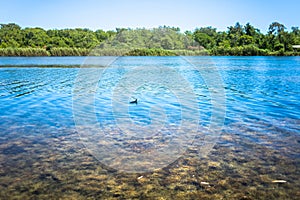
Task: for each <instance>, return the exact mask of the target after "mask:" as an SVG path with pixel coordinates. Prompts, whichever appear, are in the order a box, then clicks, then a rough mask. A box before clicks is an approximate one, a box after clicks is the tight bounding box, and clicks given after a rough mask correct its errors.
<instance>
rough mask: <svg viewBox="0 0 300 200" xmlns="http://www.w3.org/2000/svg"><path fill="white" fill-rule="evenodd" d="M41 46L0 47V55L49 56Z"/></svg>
mask: <svg viewBox="0 0 300 200" xmlns="http://www.w3.org/2000/svg"><path fill="white" fill-rule="evenodd" d="M49 55H50V53H49V52H48V51H46V49H43V48H10V47H9V48H0V56H49Z"/></svg>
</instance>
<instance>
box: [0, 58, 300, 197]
mask: <svg viewBox="0 0 300 200" xmlns="http://www.w3.org/2000/svg"><path fill="white" fill-rule="evenodd" d="M99 59H100V60H101V58H92V59H90V60H89V59H86V58H84V57H71V58H69V57H67V58H0V66H1V67H0V199H16V198H20V199H33V198H38V199H43V198H45V199H49V198H51V199H57V198H59V197H60V198H62V199H64V198H65V199H70V198H75V199H86V198H94V197H95V198H103V199H129V198H133V199H134V198H136V199H160V198H161V199H222V198H223V199H297V196H299V195H300V193H299V190H298V189H299V188H300V181H299V180H300V128H299V124H300V104H299V102H300V87H299V85H300V84H299V83H300V58H299V57H194V58H192V59H190V58H189V59H185V58H181V57H120V58H117V60H114V62H112V64H111V65H109V67H106V68H105V67H100V68H96V69H95V68H84V69H80V68H79V66H80V65H81V64H92V65H93V64H95V62H96V61H98V60H99ZM45 65H46V67H45ZM49 65H51V68H50V67H47V66H49ZM64 66H68V67H64ZM72 66H75V67H72ZM195 66H196V67H195ZM85 67H86V66H85ZM214 67H215V68H216V69H217V72H218V74H219V75H220V77H221V78H222V83H219V86H220V85H221V86H222V88H224V92H225V95H226V97H225V99H224V102H225V105H226V107H225V109H226V113H225V115H224V116H221V118H222V117H224V125H223V127H222V130H221V131H219V132H218V136H219V138H218V140H217V141H216V144H215V146H214V148H213V149H212V150H211V151H209V152H208V154H207V155H206V154H205V155H202V156H201V155H200V156H199V154H201V153H203V152H202V151H199V149H198V150H195V149H194V148H193V147H194V146H193V144H185V143H184V144H182V141H181V140H180V142H179V143H178V144H179V145H183V148H182V149H183V150H184V152H181V151H180V152H179V153H178V155H176V154H175V155H176V156H175V157H174V159H173V158H172V159H170V160H168V158H169V157H171V156H173V154H172V155H171V154H170V155H169V154H166V155H167V156H168V158H166V160H167V161H168V162H166V163H163V167H162V168H157V169H156V168H155V167H156V165H154V166H153V167H154V168H155V170H152V168H151V167H152V165H151V164H153V163H155V162H158V161H161V158H157V160H156V159H155V158H152V157H149V158H151V159H153V160H150V161H149V160H148V159H149V158H148V157H145V158H148V159H142V160H140V162H139V163H138V165H137V168H135V169H136V170H137V172H136V173H135V172H132V171H126V170H124V171H122V170H120V169H119V168H120V166H124V169H129V168H130V166H131V165H130V162H129V164H127V165H126V160H127V162H128V157H129V156H132V155H146V154H147V152H150V153H149V155H150V156H151V155H152V154H151V152H152V151H153V149H157V148H163V147H165V146H167V144H168V142H170V141H172V139H173V140H174V138H177V137H178V138H180V134H186V135H188V134H187V133H193V134H196V135H197V136H198V137H199V138H200V139H199V138H198V139H197V138H196V139H195V141H197V140H199V141H201V142H205V139H206V138H205V137H204V135H205V134H210V133H211V132H209V127H210V126H209V125H210V123H212V121H211V120H212V116H214V110H213V107H214V104H213V99H214V97H215V96H214V95H213V94H214V93H218V92H220V91H215V90H214V88H212V89H211V88H210V87H209V86H208V84H209V82H210V81H211V82H212V85H213V84H214V83H215V82H214V81H217V80H218V79H217V78H216V77H214V76H213V77H211V76H209V77H210V78H207V77H206V74H209V73H210V72H211V71H210V70H211V69H212V68H214ZM141 68H142V69H141ZM136 69H138V70H136ZM143 69H146V70H145V71H141V70H143ZM199 70H200V75H199ZM201 70H203V71H201ZM132 71H133V73H132ZM97 73H99V75H101V79H100V80H98V79H97V77H98V76H96V74H97ZM129 73H132V74H130V76H128V74H129ZM79 74H84V76H82V77H81V78H80V77H79V78H78V75H79ZM213 75H216V74H213ZM87 77H89V78H87ZM124 77H125V78H124ZM92 78H95V79H92ZM149 80H153V81H152V82H151V81H149ZM159 81H161V82H160V84H158V83H157V82H159ZM189 87H190V89H189ZM77 89H78V90H77ZM82 89H84V90H82ZM82 91H83V92H82ZM80 95H82V96H86V95H91V97H92V100H91V102H92V103H91V102H90V104H86V103H87V102H85V100H86V99H84V98H82V99H81V98H79V100H78V101H76V98H77V97H80ZM190 97H191V98H190ZM192 97H195V98H192ZM135 98H137V99H138V104H128V102H129V101H131V100H134V99H135ZM74 99H75V100H74ZM88 100H90V98H89V99H88ZM74 106H75V108H76V106H79V108H80V109H82V110H79V111H78V112H74ZM90 106H91V107H90ZM196 111H199V113H197V112H196ZM219 112H220V113H222V112H221V111H220V110H219ZM78 115H79V116H80V117H79V118H78V119H79V122H78V121H76V117H77V116H78ZM94 115H95V119H96V120H97V123H99V127H100V128H101V130H104V134H105V139H104V140H103V139H102V140H103V141H104V142H106V143H104V142H102V143H100V144H98V143H97V145H104V146H105V145H107V146H110V147H113V148H119V149H122V150H124V151H126V152H131V153H132V154H129V155H125V154H124V155H123V154H117V155H116V154H113V155H112V154H107V155H106V154H105V156H107V157H109V156H112V158H113V161H112V160H111V159H110V160H109V158H106V157H104V156H102V157H101V156H99V152H96V153H95V149H93V148H89V147H91V146H89V145H87V144H88V143H85V142H86V141H88V139H87V138H91V135H90V134H94V132H89V131H88V130H91V127H90V126H91V124H90V122H91V121H89V120H90V118H91V116H94ZM74 120H75V121H74ZM80 120H81V121H80ZM182 121H187V122H189V123H185V124H182ZM75 122H76V123H75ZM92 125H94V124H92ZM180 126H184V127H183V128H182V129H181V130H182V131H183V132H176V131H177V130H178V127H180ZM147 127H148V128H147ZM149 127H150V128H149ZM124 128H125V131H124ZM141 130H142V131H141ZM130 131H132V132H134V133H133V135H129V136H130V137H129V136H128V133H129V132H130ZM130 133H131V132H130ZM85 134H86V135H85ZM176 134H177V135H176ZM193 134H191V136H195V135H193ZM100 136H102V135H99V137H100ZM184 136H185V135H184ZM95 138H97V137H96V136H95V137H94V138H93V139H95ZM136 138H138V139H136ZM149 138H150V139H149ZM98 139H99V138H98ZM182 139H184V138H182ZM99 140H101V139H99ZM174 141H175V143H174V144H177V143H176V140H174ZM92 142H93V141H92ZM195 143H196V142H195ZM93 144H94V143H93ZM201 144H202V143H201ZM97 145H96V146H94V147H95V148H98V147H99V146H97ZM113 148H111V150H113ZM172 150H173V149H172ZM100 153H103V152H101V151H100ZM168 153H170V152H168ZM171 153H172V151H171ZM153 155H155V154H153ZM113 156H115V157H113ZM126 156H127V157H126ZM177 157H178V159H175V158H177ZM105 159H106V160H105ZM124 160H125V161H124ZM108 163H109V164H108ZM139 166H143V167H145V166H147V167H146V168H148V169H151V170H149V171H147V170H146V171H145V172H141V171H139V170H140V169H144V168H139ZM128 172H130V173H128ZM276 180H284V181H286V182H284V183H276V182H275V183H274V181H276Z"/></svg>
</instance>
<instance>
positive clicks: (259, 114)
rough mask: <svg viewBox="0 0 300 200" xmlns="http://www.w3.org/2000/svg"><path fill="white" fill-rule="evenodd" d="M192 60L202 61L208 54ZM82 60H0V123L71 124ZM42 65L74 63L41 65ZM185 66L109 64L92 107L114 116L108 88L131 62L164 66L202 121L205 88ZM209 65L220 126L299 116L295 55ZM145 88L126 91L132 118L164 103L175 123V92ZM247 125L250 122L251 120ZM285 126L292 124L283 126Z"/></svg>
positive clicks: (170, 60) (163, 60)
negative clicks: (218, 90)
mask: <svg viewBox="0 0 300 200" xmlns="http://www.w3.org/2000/svg"><path fill="white" fill-rule="evenodd" d="M197 59H199V61H200V62H201V60H202V61H203V62H204V61H205V62H206V63H207V57H198V58H197ZM84 61H85V58H84V57H66V58H62V57H60V58H55V57H50V58H43V57H42V58H1V59H0V65H1V66H6V67H2V68H1V69H0V105H1V106H0V117H1V121H0V126H2V128H3V126H5V127H6V128H7V129H8V130H9V127H10V126H27V125H31V124H34V125H40V124H42V125H45V126H54V127H60V126H73V125H74V121H73V118H72V117H73V116H72V95H73V93H72V92H73V89H74V83H75V81H76V76H77V74H78V72H79V70H80V69H79V68H78V66H79V65H81V64H84ZM7 65H10V66H9V67H7ZM45 65H68V66H72V65H76V66H77V67H75V68H63V67H60V66H58V67H53V66H52V67H51V68H50V67H49V68H47V67H46V68H45ZM188 65H189V64H188V63H187V62H186V61H185V60H183V59H182V58H180V57H125V58H122V59H118V60H117V61H115V63H113V64H112V66H115V67H112V66H110V68H107V69H106V71H105V73H106V74H103V77H102V78H103V79H102V80H100V81H99V88H98V91H97V92H96V94H97V95H96V101H99V102H98V103H96V107H97V106H98V105H101V106H98V108H97V109H104V110H107V112H106V111H105V112H104V111H103V112H102V111H101V112H99V113H100V114H101V113H102V114H103V115H105V116H106V117H107V118H108V117H112V118H113V116H112V113H111V110H112V107H111V106H112V105H111V99H112V96H111V95H112V93H111V92H112V91H113V89H114V87H115V86H116V85H117V84H118V82H119V81H120V80H121V79H122V76H124V74H126V73H127V72H128V71H130V69H131V68H133V67H136V66H146V67H147V66H148V67H149V66H165V67H167V68H172V69H175V70H176V72H177V73H179V74H180V75H181V76H183V77H184V78H185V79H186V80H187V81H188V82H189V83H190V84H191V86H192V87H193V89H194V92H195V94H196V95H197V96H198V103H199V108H201V112H200V115H201V117H202V118H201V120H200V123H203V124H205V123H206V122H207V121H208V120H209V117H210V115H211V113H210V112H211V107H210V106H211V104H210V100H211V99H210V92H209V91H208V90H207V87H206V85H205V82H204V80H203V78H202V77H201V76H199V74H196V73H195V69H193V70H194V71H193V70H191V69H187V70H184V67H185V66H188ZM209 65H214V66H215V67H216V69H218V73H219V74H220V75H221V77H222V80H223V86H224V88H225V94H226V119H225V125H226V124H229V123H232V122H237V121H244V122H247V121H253V120H262V121H266V122H267V123H270V124H272V123H274V121H280V120H282V119H285V118H287V119H295V120H299V118H300V105H299V100H300V95H299V94H300V87H299V81H300V58H299V57H212V58H209ZM20 66H22V67H20ZM32 66H35V68H32ZM38 66H42V67H38ZM153 76H155V74H154V75H153ZM166 78H167V77H166ZM170 78H172V77H170ZM141 84H142V83H141ZM145 87H146V88H144V89H141V88H139V89H138V90H136V91H131V92H132V94H130V95H129V96H128V97H127V98H129V99H126V100H130V98H131V100H132V99H134V98H138V99H139V101H140V103H139V107H135V106H131V107H129V113H131V115H133V116H131V117H133V118H135V116H134V113H136V109H140V113H139V114H140V115H143V117H142V118H141V119H140V120H141V121H143V120H144V122H145V123H146V124H147V123H150V121H151V119H150V116H149V109H150V107H151V106H153V105H162V104H163V105H164V106H163V109H164V112H166V114H167V116H169V117H168V118H169V120H170V121H173V122H179V121H180V119H181V118H180V109H179V108H180V103H179V102H178V99H176V97H175V96H174V94H172V93H170V91H169V92H168V91H167V89H166V88H160V87H158V86H157V85H156V86H154V85H152V86H149V85H148V86H145ZM147 87H148V88H147ZM103 105H106V106H104V107H103ZM99 113H98V114H99ZM100 114H99V115H100ZM100 120H101V119H100ZM112 120H113V119H112ZM247 125H248V126H249V127H251V126H252V124H251V122H249V124H247ZM286 128H297V127H289V125H286Z"/></svg>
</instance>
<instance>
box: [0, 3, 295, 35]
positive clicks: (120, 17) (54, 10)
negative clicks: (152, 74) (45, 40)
mask: <svg viewBox="0 0 300 200" xmlns="http://www.w3.org/2000/svg"><path fill="white" fill-rule="evenodd" d="M237 21H239V22H240V23H241V24H243V25H244V24H246V23H247V22H250V23H251V24H252V25H254V26H255V27H257V28H259V29H260V30H261V31H262V32H266V31H267V29H268V26H269V25H270V24H271V23H272V22H273V21H278V22H280V23H283V24H284V25H285V26H286V27H287V28H288V30H289V29H290V28H291V26H300V1H299V0H248V1H243V0H31V1H30V0H0V23H9V22H14V23H17V24H19V25H20V26H22V27H42V28H44V29H54V28H56V29H61V28H77V27H79V28H90V29H92V30H96V29H104V30H114V29H115V28H116V27H124V28H128V27H129V28H136V27H145V28H152V27H158V26H159V25H168V26H176V27H180V28H181V30H182V31H185V30H194V29H195V28H196V27H204V26H212V27H215V28H217V29H218V30H220V31H223V30H226V29H227V27H228V26H231V25H234V24H235V22H237Z"/></svg>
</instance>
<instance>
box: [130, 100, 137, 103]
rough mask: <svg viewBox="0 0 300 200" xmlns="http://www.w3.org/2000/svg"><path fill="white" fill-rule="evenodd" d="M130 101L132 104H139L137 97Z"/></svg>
mask: <svg viewBox="0 0 300 200" xmlns="http://www.w3.org/2000/svg"><path fill="white" fill-rule="evenodd" d="M129 103H131V104H134V103H135V104H137V99H135V100H134V101H130V102H129Z"/></svg>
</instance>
